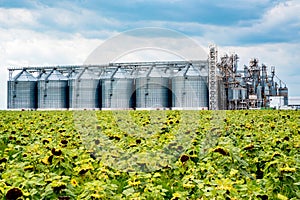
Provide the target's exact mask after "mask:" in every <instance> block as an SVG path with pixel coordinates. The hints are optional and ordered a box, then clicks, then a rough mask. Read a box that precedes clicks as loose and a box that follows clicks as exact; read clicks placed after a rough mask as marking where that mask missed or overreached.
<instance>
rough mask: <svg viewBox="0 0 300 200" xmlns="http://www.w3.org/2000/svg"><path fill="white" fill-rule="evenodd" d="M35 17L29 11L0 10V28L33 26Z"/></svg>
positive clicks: (16, 9) (18, 9) (17, 9)
mask: <svg viewBox="0 0 300 200" xmlns="http://www.w3.org/2000/svg"><path fill="white" fill-rule="evenodd" d="M36 24H37V23H36V17H35V16H34V15H33V13H32V12H31V11H30V10H27V9H20V8H10V9H5V8H0V27H1V26H6V27H25V26H35V25H36Z"/></svg>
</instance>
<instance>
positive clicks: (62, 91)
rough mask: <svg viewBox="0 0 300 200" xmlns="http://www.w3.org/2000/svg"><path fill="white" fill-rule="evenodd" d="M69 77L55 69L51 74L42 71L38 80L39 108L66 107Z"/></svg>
mask: <svg viewBox="0 0 300 200" xmlns="http://www.w3.org/2000/svg"><path fill="white" fill-rule="evenodd" d="M67 96H68V78H67V77H65V76H64V75H63V74H62V73H60V72H59V71H57V70H56V69H53V70H52V71H51V72H50V73H49V74H46V73H42V74H41V75H40V77H39V80H38V108H39V109H66V108H68V103H67Z"/></svg>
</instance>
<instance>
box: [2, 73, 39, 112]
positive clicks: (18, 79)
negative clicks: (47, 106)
mask: <svg viewBox="0 0 300 200" xmlns="http://www.w3.org/2000/svg"><path fill="white" fill-rule="evenodd" d="M7 86H8V96H7V97H8V102H7V108H8V109H35V108H36V107H37V79H36V78H35V77H34V76H32V75H31V74H30V73H28V72H27V71H26V70H25V69H24V70H22V71H21V72H20V73H19V74H17V75H16V76H15V77H14V78H13V79H12V80H9V81H8V82H7Z"/></svg>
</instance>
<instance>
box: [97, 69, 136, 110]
mask: <svg viewBox="0 0 300 200" xmlns="http://www.w3.org/2000/svg"><path fill="white" fill-rule="evenodd" d="M101 88H102V109H130V108H133V94H134V87H133V77H131V76H130V74H129V73H128V72H126V71H125V70H124V69H123V68H120V67H118V68H116V69H114V71H110V72H108V73H106V74H104V76H102V77H101Z"/></svg>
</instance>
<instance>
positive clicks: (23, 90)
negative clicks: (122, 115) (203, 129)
mask: <svg viewBox="0 0 300 200" xmlns="http://www.w3.org/2000/svg"><path fill="white" fill-rule="evenodd" d="M237 63H238V56H237V55H236V54H232V55H224V56H222V57H220V59H218V52H217V48H216V47H215V46H210V48H209V56H208V59H207V60H198V61H169V62H134V63H133V62H131V63H109V64H107V65H81V66H55V67H53V66H44V67H10V68H8V70H9V80H8V90H7V92H8V109H70V110H72V109H102V110H107V109H193V110H195V109H197V110H204V109H211V110H220V109H257V108H262V107H270V100H272V97H280V99H282V100H283V105H288V88H287V87H286V85H285V83H284V82H283V81H281V80H280V79H279V78H278V77H277V76H276V74H275V68H274V67H271V68H270V69H271V71H270V74H268V69H267V66H265V65H263V64H262V65H259V62H258V60H257V59H252V60H251V61H250V63H249V66H244V68H243V70H239V69H238V65H237ZM273 99H274V98H273Z"/></svg>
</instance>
